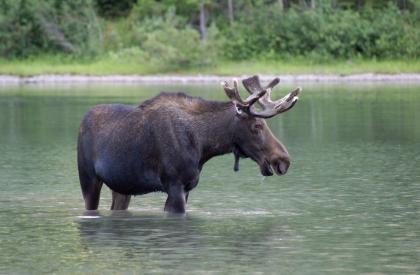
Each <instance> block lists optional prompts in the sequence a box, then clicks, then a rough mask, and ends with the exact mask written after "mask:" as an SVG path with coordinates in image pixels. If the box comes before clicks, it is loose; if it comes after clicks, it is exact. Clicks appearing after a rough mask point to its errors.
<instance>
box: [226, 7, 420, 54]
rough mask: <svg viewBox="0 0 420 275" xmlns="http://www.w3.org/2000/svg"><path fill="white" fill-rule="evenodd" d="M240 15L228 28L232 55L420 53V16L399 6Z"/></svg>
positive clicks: (266, 10) (261, 11)
mask: <svg viewBox="0 0 420 275" xmlns="http://www.w3.org/2000/svg"><path fill="white" fill-rule="evenodd" d="M239 18H240V19H239V20H238V21H237V22H235V25H234V26H233V27H232V28H231V29H230V28H229V29H225V34H226V36H227V37H229V40H227V43H226V45H225V52H224V53H225V56H226V57H227V58H228V59H235V60H240V59H252V58H288V57H296V56H306V57H310V58H312V59H315V60H318V61H324V60H330V59H333V58H334V59H335V58H340V59H345V58H346V59H347V58H353V57H365V58H404V57H405V58H418V57H420V48H419V47H418V45H419V44H420V35H419V33H420V30H419V28H418V26H419V24H420V19H419V17H416V15H415V14H413V13H408V12H403V11H400V10H398V9H397V8H396V7H394V6H388V7H386V8H383V9H381V10H372V9H367V10H364V11H362V12H357V11H354V10H333V9H331V8H328V7H327V8H323V9H322V10H306V11H298V10H296V9H291V10H289V11H288V12H282V11H281V10H279V9H273V8H270V7H265V8H259V9H253V10H250V11H247V13H244V14H242V15H241V16H240V17H239Z"/></svg>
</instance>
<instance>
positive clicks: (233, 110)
mask: <svg viewBox="0 0 420 275" xmlns="http://www.w3.org/2000/svg"><path fill="white" fill-rule="evenodd" d="M278 82H279V80H278V79H277V78H276V79H274V80H273V81H271V82H270V83H269V84H268V85H267V86H264V87H263V86H261V84H260V81H259V78H258V76H253V77H250V78H247V79H244V80H243V81H242V83H243V85H244V87H245V88H246V90H247V91H248V92H249V93H250V96H249V97H248V98H247V99H245V100H243V99H242V98H241V97H240V95H239V91H238V84H237V82H236V81H234V85H233V86H229V85H228V83H226V82H225V83H224V84H223V87H224V90H225V92H226V95H227V96H228V97H229V99H230V101H226V102H218V101H208V100H204V99H201V98H197V97H190V96H187V95H185V94H183V93H161V94H160V95H158V96H156V97H154V98H152V99H150V100H147V101H145V102H143V103H142V104H140V105H139V106H134V107H133V106H126V105H121V104H106V105H98V106H94V107H93V108H92V109H90V110H89V111H88V113H87V114H86V115H85V116H84V118H83V120H82V122H81V125H80V130H79V137H78V146H77V162H78V170H79V179H80V185H81V189H82V194H83V198H84V200H85V207H86V209H88V210H95V209H97V208H98V204H99V197H100V191H101V187H102V185H103V184H106V185H107V186H108V187H109V188H110V189H111V190H112V205H111V209H112V210H125V209H127V208H128V205H129V202H130V198H131V196H132V195H141V194H146V193H149V192H155V191H161V192H165V193H167V195H168V197H167V200H166V203H165V208H164V210H165V211H168V212H172V213H184V212H185V208H186V203H187V200H188V194H189V192H190V191H191V190H192V189H193V188H194V187H196V186H197V184H198V180H199V176H200V171H201V169H202V167H203V165H204V164H205V163H206V162H207V161H208V160H209V159H211V158H212V157H214V156H218V155H223V154H227V153H233V154H234V156H235V164H234V168H235V170H238V168H239V159H240V158H246V157H249V158H251V159H252V160H254V161H255V162H256V163H257V164H258V166H259V167H260V170H261V173H262V174H263V175H265V176H271V175H273V171H274V172H275V173H276V174H277V175H284V174H285V173H286V172H287V169H288V168H289V165H290V157H289V154H288V152H287V150H286V148H285V147H284V146H283V144H282V143H281V142H280V141H279V140H278V139H277V138H276V137H275V136H274V135H273V134H272V132H271V131H270V129H269V128H268V126H267V124H266V122H265V120H264V119H265V118H270V117H273V116H275V115H277V114H279V113H282V112H285V111H287V110H289V109H290V108H292V107H293V106H294V104H295V103H296V101H297V99H298V94H299V91H300V88H298V89H296V90H294V91H292V92H291V93H289V94H288V95H286V96H285V97H284V98H282V99H280V100H277V101H274V102H273V101H271V99H270V96H271V90H272V88H273V87H274V86H275V85H276V84H278ZM255 103H258V104H259V105H260V106H261V108H259V109H257V108H255V107H254V104H255Z"/></svg>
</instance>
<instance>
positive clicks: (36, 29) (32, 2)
mask: <svg viewBox="0 0 420 275" xmlns="http://www.w3.org/2000/svg"><path fill="white" fill-rule="evenodd" d="M0 41H2V42H1V43H0V55H1V56H3V57H8V58H12V57H27V56H30V55H36V54H41V53H46V52H47V53H67V54H73V55H78V56H81V55H83V56H86V55H94V54H96V53H98V52H100V50H101V31H100V28H99V24H98V22H97V18H96V14H95V11H94V8H93V5H92V2H91V1H90V0H64V1H62V0H43V1H42V0H0Z"/></svg>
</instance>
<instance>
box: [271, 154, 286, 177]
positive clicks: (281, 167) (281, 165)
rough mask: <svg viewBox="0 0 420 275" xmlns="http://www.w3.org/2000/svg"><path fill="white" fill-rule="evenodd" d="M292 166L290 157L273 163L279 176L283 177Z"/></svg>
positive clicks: (281, 158)
mask: <svg viewBox="0 0 420 275" xmlns="http://www.w3.org/2000/svg"><path fill="white" fill-rule="evenodd" d="M289 166H290V158H289V157H280V158H278V159H276V160H275V161H274V162H272V167H273V168H274V171H275V172H276V174H277V175H279V176H282V175H285V174H286V173H287V170H288V169H289Z"/></svg>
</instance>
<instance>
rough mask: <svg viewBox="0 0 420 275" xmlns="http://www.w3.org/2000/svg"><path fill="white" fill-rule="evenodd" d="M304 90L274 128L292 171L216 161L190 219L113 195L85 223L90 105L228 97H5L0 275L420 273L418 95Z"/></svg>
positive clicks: (55, 91) (381, 89) (202, 90)
mask: <svg viewBox="0 0 420 275" xmlns="http://www.w3.org/2000/svg"><path fill="white" fill-rule="evenodd" d="M304 88H305V89H304V92H303V93H302V96H301V100H300V102H299V103H298V105H297V106H296V107H295V108H294V109H293V111H291V112H287V113H285V114H283V115H281V116H278V117H276V118H275V119H271V120H269V125H270V127H271V128H272V130H273V132H274V133H275V135H277V136H278V137H280V139H281V140H282V142H283V143H284V144H285V145H286V147H287V149H288V151H289V153H290V154H291V156H292V166H291V168H290V169H289V172H288V174H287V175H286V176H283V177H267V178H265V179H263V178H262V176H261V175H260V173H259V169H258V166H257V165H256V164H255V163H254V162H252V161H250V160H244V161H242V163H241V170H240V171H239V172H237V173H234V172H233V171H232V165H233V157H232V156H224V157H219V158H216V159H213V160H211V161H210V162H209V163H207V164H206V166H205V167H204V169H203V172H202V175H201V180H200V183H199V185H198V187H197V188H196V189H195V190H193V191H192V192H191V194H190V197H189V202H188V213H187V215H186V216H185V217H167V216H165V214H164V213H163V211H162V210H163V205H164V202H165V196H164V194H161V193H154V194H148V195H145V196H137V197H135V198H134V199H133V200H132V203H131V207H130V211H129V212H124V211H123V212H115V213H111V212H110V211H109V210H107V209H109V206H110V203H111V196H110V193H109V190H107V188H104V189H103V191H102V198H101V202H100V210H99V212H98V213H88V214H86V213H85V212H84V209H83V206H84V203H83V199H82V196H81V193H80V189H79V183H78V177H77V169H76V137H77V128H78V125H79V122H80V119H81V117H82V116H83V114H84V113H85V112H86V111H87V110H88V109H89V108H90V107H91V106H92V105H95V104H99V103H107V102H121V103H129V104H137V103H139V102H140V101H142V100H144V99H146V98H150V97H152V96H153V95H155V94H156V93H157V91H159V90H185V91H187V92H188V93H189V94H192V95H200V96H203V97H205V98H210V99H224V95H223V92H222V91H221V89H220V87H212V86H204V87H203V86H187V87H161V88H159V87H156V86H152V87H143V86H134V85H133V86H130V85H126V86H124V85H122V86H116V87H112V86H76V87H74V86H58V87H53V86H49V87H41V86H22V87H12V88H6V87H3V88H1V89H0V110H1V113H0V155H1V158H0V175H1V177H0V190H1V192H0V273H1V274H11V273H19V274H21V273H25V274H27V273H65V274H69V273H70V274H74V273H94V274H95V273H104V272H105V273H107V272H109V273H150V272H157V273H193V274H196V273H200V272H202V273H212V272H213V273H239V272H241V273H247V274H248V273H258V272H265V273H271V274H273V273H285V274H302V273H311V274H312V273H314V274H342V273H351V274H361V273H373V274H416V273H420V266H419V264H418V262H419V247H420V236H419V233H418V232H419V230H418V229H419V228H420V220H419V218H418V217H419V216H420V212H419V211H420V210H419V209H420V207H419V206H420V200H419V196H418V194H420V170H419V166H418V164H419V163H420V152H419V148H420V144H419V141H420V127H418V125H419V122H420V87H419V86H407V87H402V86H395V85H394V86H393V85H387V86H375V85H372V86H362V87H356V86H338V85H337V86H334V85H332V86H313V87H311V86H309V85H305V87H304ZM287 89H288V88H287V87H285V88H284V90H287ZM275 93H277V91H275ZM280 94H281V92H279V93H278V96H281V95H280Z"/></svg>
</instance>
